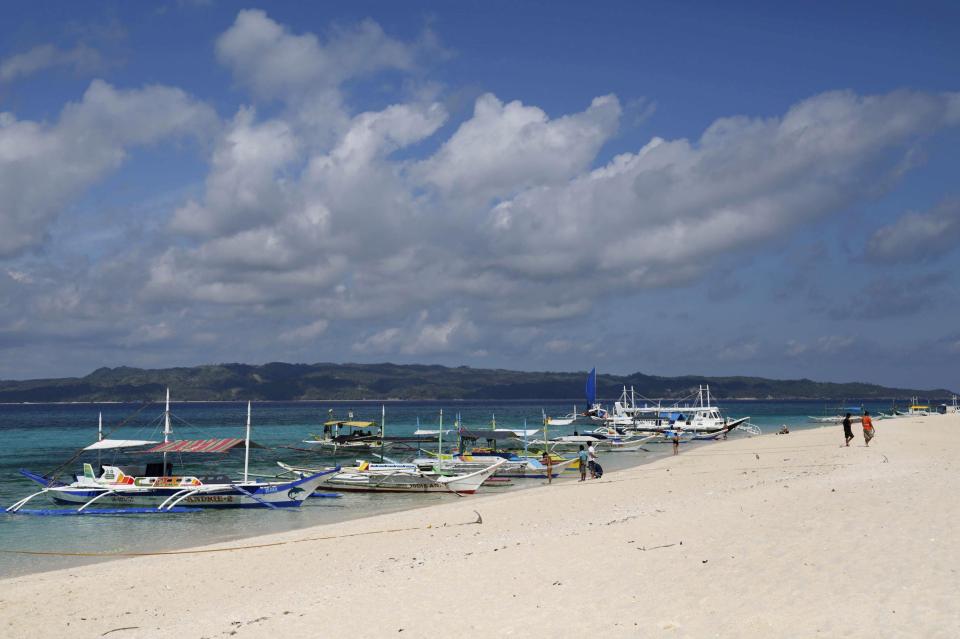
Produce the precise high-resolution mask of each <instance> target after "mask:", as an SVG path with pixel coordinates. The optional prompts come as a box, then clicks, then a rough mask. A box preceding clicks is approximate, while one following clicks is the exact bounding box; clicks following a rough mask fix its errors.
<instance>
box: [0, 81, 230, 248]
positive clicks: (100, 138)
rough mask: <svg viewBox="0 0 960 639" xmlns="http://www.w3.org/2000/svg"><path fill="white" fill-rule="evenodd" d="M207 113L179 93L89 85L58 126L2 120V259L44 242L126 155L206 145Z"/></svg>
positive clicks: (211, 120)
mask: <svg viewBox="0 0 960 639" xmlns="http://www.w3.org/2000/svg"><path fill="white" fill-rule="evenodd" d="M215 126H216V116H215V114H214V113H213V111H212V110H211V109H210V108H209V107H208V106H206V105H204V104H202V103H200V102H198V101H196V100H194V99H193V98H191V97H190V96H188V95H187V94H186V93H184V92H183V91H181V90H180V89H176V88H172V87H165V86H147V87H144V88H142V89H127V90H124V89H117V88H114V87H113V86H111V85H109V84H107V83H106V82H103V81H101V80H95V81H93V82H91V83H90V86H89V88H88V89H87V90H86V92H85V93H84V95H83V97H82V99H81V100H80V101H79V102H73V103H70V104H67V105H66V106H65V107H64V108H63V110H62V112H61V113H60V117H59V119H58V120H57V121H56V122H55V123H53V124H47V123H44V122H36V121H32V120H19V119H17V118H16V116H15V115H14V114H12V113H9V112H3V113H0V257H8V256H11V255H15V254H17V253H19V252H21V251H23V250H25V249H27V248H30V247H32V246H35V245H37V244H38V243H39V242H41V241H42V239H43V237H44V234H45V232H46V230H47V228H48V226H49V225H50V223H51V222H52V221H53V220H54V219H55V218H56V217H57V215H58V214H59V212H60V211H61V210H62V209H63V207H64V206H66V205H67V203H68V202H69V201H70V200H71V199H72V198H74V197H76V196H78V195H80V194H81V193H83V192H84V190H85V189H86V188H88V187H89V186H90V185H92V184H94V183H95V182H96V181H98V180H99V179H100V178H102V177H103V176H104V175H106V174H107V173H108V172H110V171H113V170H115V169H117V168H118V167H119V166H120V165H121V164H122V163H123V162H124V160H125V159H126V157H127V152H128V149H129V148H131V147H134V146H138V145H145V144H151V143H154V142H157V141H159V140H165V139H167V138H169V137H171V136H193V137H201V138H202V137H205V136H206V135H208V132H209V131H210V130H211V129H213V128H214V127H215Z"/></svg>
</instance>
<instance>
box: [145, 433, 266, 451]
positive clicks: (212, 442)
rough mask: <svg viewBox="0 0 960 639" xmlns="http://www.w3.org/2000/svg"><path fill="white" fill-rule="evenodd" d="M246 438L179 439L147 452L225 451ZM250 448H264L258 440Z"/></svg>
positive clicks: (241, 442) (241, 443)
mask: <svg viewBox="0 0 960 639" xmlns="http://www.w3.org/2000/svg"><path fill="white" fill-rule="evenodd" d="M243 442H244V440H243V439H242V438H240V437H228V438H226V439H178V440H176V441H173V442H167V443H166V444H160V445H159V446H154V447H153V448H149V449H147V450H145V451H143V452H145V453H225V452H227V451H228V450H230V449H231V448H236V447H237V446H243ZM250 448H264V446H261V445H260V444H258V443H256V442H250Z"/></svg>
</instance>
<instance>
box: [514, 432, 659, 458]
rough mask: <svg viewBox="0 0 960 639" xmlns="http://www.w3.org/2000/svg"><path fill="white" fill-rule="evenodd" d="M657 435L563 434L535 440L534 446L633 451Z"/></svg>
mask: <svg viewBox="0 0 960 639" xmlns="http://www.w3.org/2000/svg"><path fill="white" fill-rule="evenodd" d="M654 437H656V435H645V436H642V437H621V436H619V435H614V436H609V435H603V434H600V433H591V434H588V435H563V436H561V437H554V438H552V439H550V440H548V441H546V442H544V440H534V441H532V442H530V443H531V445H533V446H544V445H546V447H547V448H548V449H549V450H551V451H577V450H579V448H580V446H584V447H587V446H591V445H592V446H593V447H594V448H595V449H597V450H598V451H603V452H605V453H631V452H636V451H639V450H644V448H643V445H644V444H645V443H646V442H648V441H650V440H651V439H653V438H654Z"/></svg>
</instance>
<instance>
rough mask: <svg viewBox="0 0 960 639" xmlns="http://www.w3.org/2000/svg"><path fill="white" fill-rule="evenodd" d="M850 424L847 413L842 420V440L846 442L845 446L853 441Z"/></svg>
mask: <svg viewBox="0 0 960 639" xmlns="http://www.w3.org/2000/svg"><path fill="white" fill-rule="evenodd" d="M850 424H851V422H850V413H847V416H846V417H844V418H843V438H844V439H845V440H847V446H849V445H850V442H851V441H852V440H853V427H852V426H851V425H850Z"/></svg>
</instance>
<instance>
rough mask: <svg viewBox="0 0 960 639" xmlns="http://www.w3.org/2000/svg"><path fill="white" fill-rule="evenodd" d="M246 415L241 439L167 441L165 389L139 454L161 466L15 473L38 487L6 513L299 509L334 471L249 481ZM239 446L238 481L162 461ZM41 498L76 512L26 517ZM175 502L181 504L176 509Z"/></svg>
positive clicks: (127, 443) (105, 445)
mask: <svg viewBox="0 0 960 639" xmlns="http://www.w3.org/2000/svg"><path fill="white" fill-rule="evenodd" d="M250 412H251V406H250V404H249V403H248V404H247V430H246V437H245V439H238V438H233V439H207V440H194V441H191V440H179V441H170V434H171V429H170V391H169V389H168V390H167V401H166V410H165V412H164V430H163V435H164V437H163V443H162V444H160V445H158V446H155V447H154V448H150V449H148V450H146V451H143V452H145V453H162V455H163V461H162V463H153V464H143V465H140V466H138V467H130V466H127V467H122V466H104V467H103V472H102V473H101V475H100V476H99V477H98V476H96V475H95V474H94V471H93V466H92V464H90V463H85V464H84V465H83V474H82V475H77V476H76V478H75V480H74V481H72V482H69V483H66V482H61V481H58V480H57V479H56V477H47V476H45V475H41V474H38V473H33V472H30V471H28V470H21V471H20V472H21V474H23V475H24V476H25V477H27V478H29V479H31V480H33V481H35V482H37V483H38V484H40V485H41V486H43V489H42V490H40V491H38V492H36V493H33V494H31V495H29V496H27V497H25V498H23V499H21V500H20V501H18V502H16V503H15V504H13V505H12V506H10V507H9V508H7V509H6V511H7V512H9V513H16V512H31V514H62V513H63V512H73V513H75V514H84V513H87V514H94V513H98V514H103V513H110V514H119V513H125V512H126V513H130V512H184V511H189V510H194V509H199V508H287V507H297V506H300V505H301V504H302V503H303V502H304V500H305V499H307V498H308V497H309V496H310V495H311V494H313V492H314V491H315V490H316V489H317V487H318V486H319V485H320V484H322V483H323V481H324V480H325V479H326V478H327V476H329V475H330V474H332V473H334V472H337V470H339V468H337V469H329V470H324V471H321V472H317V473H313V474H309V475H303V476H301V477H299V478H298V479H296V480H295V481H270V482H263V481H257V480H251V479H250V477H249V462H250V448H251V446H253V447H257V445H256V444H254V443H253V442H251V441H250ZM153 443H156V442H149V441H142V440H109V439H103V438H102V430H101V438H100V439H99V441H98V442H97V443H95V444H92V445H91V446H87V447H86V448H85V449H84V450H97V451H102V450H109V449H113V448H133V447H137V446H144V445H149V444H153ZM241 443H242V444H244V448H245V455H244V464H243V479H242V480H239V481H236V480H232V479H230V478H229V477H227V476H224V475H217V476H213V477H207V476H198V475H171V474H170V472H169V469H170V466H169V465H168V464H167V461H166V457H167V454H168V453H170V452H200V453H210V452H225V451H227V450H230V449H231V448H234V447H236V446H238V445H240V444H241ZM40 495H47V496H48V497H50V498H51V499H52V500H53V501H54V502H55V503H58V504H66V505H71V506H79V507H78V508H77V509H76V511H47V512H37V513H32V511H27V510H24V509H23V508H24V506H25V505H26V504H27V503H28V502H30V501H31V500H32V499H34V498H35V497H38V496H40ZM94 504H98V505H99V506H110V507H113V508H110V509H108V510H100V509H91V508H90V506H93V505H94ZM181 504H182V505H183V506H181Z"/></svg>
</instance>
